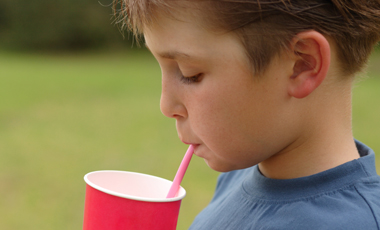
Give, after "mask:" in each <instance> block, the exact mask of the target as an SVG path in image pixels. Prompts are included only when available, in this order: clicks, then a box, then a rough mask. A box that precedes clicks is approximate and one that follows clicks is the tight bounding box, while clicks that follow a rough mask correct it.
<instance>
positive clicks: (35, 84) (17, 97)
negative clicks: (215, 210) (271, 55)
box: [0, 50, 380, 230]
mask: <svg viewBox="0 0 380 230" xmlns="http://www.w3.org/2000/svg"><path fill="white" fill-rule="evenodd" d="M371 63H372V64H371V65H370V68H369V76H370V78H369V79H366V80H364V81H361V82H359V83H357V87H356V88H355V90H354V91H355V92H354V98H353V102H354V106H353V123H354V133H355V137H356V138H357V139H359V140H361V141H363V142H364V143H366V144H368V145H369V146H371V147H372V148H373V149H374V150H375V152H377V153H380V141H379V136H380V120H379V118H380V116H379V115H380V90H379V89H380V69H378V66H379V64H380V55H378V54H376V55H373V57H372V60H371ZM0 66H1V68H0V79H1V84H0V196H1V198H0V229H4V230H19V229H40V230H44V229H49V230H50V229H55V230H60V229H81V227H82V219H83V207H84V192H85V183H84V181H83V176H84V175H85V174H86V173H88V172H90V171H94V170H102V169H114V170H125V171H136V172H142V173H148V174H153V175H157V176H160V177H163V178H167V179H170V180H171V179H172V178H173V177H174V175H175V172H176V170H177V168H178V165H179V163H180V161H181V159H182V156H183V154H184V152H185V150H186V146H185V145H184V144H182V143H181V142H180V141H179V140H178V137H177V133H176V130H175V123H174V120H172V119H168V118H166V117H164V116H163V115H162V114H161V112H160V109H159V98H160V90H161V87H160V82H161V79H160V69H159V66H158V64H157V63H156V61H155V60H154V59H153V57H152V56H151V55H150V54H148V53H147V52H144V51H139V52H136V51H134V50H130V51H128V52H125V53H93V54H91V53H87V54H57V55H51V54H50V55H42V54H41V55H38V54H20V53H6V52H0ZM378 162H379V161H378ZM378 165H379V167H380V164H378ZM217 175H218V174H217V173H216V172H214V171H212V170H210V169H209V168H208V167H207V166H206V164H205V163H204V162H203V160H202V159H199V158H197V157H194V158H193V160H192V162H191V165H190V167H189V169H188V172H187V174H186V176H185V178H184V181H183V183H182V185H183V187H184V188H185V189H186V190H187V193H188V194H187V196H186V197H185V199H184V200H183V203H182V207H181V212H180V218H179V223H178V229H187V228H188V227H189V225H190V224H191V222H192V220H193V218H194V217H195V215H196V214H197V213H198V212H199V211H200V210H201V209H202V208H203V207H204V206H205V205H206V204H207V203H208V202H209V200H210V199H211V196H212V193H213V191H214V187H215V182H216V181H215V180H216V177H217Z"/></svg>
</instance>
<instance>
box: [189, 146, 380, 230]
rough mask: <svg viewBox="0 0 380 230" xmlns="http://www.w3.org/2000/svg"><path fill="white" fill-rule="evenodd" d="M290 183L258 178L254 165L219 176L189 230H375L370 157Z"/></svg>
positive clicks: (378, 198)
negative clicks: (214, 189) (206, 202)
mask: <svg viewBox="0 0 380 230" xmlns="http://www.w3.org/2000/svg"><path fill="white" fill-rule="evenodd" d="M356 146H357V148H358V150H359V153H360V156H361V157H360V158H359V159H357V160H353V161H350V162H347V163H345V164H343V165H340V166H337V167H335V168H332V169H329V170H327V171H324V172H321V173H318V174H315V175H311V176H307V177H301V178H296V179H289V180H276V179H270V178H267V177H264V176H263V175H262V174H261V173H260V171H259V170H258V167H257V166H253V167H251V168H247V169H243V170H237V171H232V172H228V173H223V174H221V175H220V177H219V178H218V184H217V187H216V191H215V195H214V197H213V199H212V201H211V202H210V204H209V205H208V206H207V207H206V208H205V209H204V210H203V211H202V212H201V213H200V214H199V215H198V216H197V217H196V218H195V220H194V222H193V224H192V225H191V227H190V229H192V230H213V229H215V230H224V229H231V230H244V229H255V230H262V229H271V230H274V229H281V230H284V229H291V230H301V229H302V230H315V229H333V230H338V229H342V230H372V229H380V227H379V226H380V177H379V176H378V175H377V173H376V168H375V154H374V152H373V151H372V150H371V149H369V148H368V147H367V146H365V145H363V144H362V143H360V142H356Z"/></svg>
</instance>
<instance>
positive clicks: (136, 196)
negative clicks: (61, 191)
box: [83, 171, 186, 230]
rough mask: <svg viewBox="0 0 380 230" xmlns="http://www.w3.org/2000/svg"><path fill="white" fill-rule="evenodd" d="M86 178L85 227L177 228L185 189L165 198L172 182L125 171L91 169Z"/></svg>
mask: <svg viewBox="0 0 380 230" xmlns="http://www.w3.org/2000/svg"><path fill="white" fill-rule="evenodd" d="M84 180H85V181H86V184H87V185H86V199H85V208H84V222H83V230H119V229H123V230H125V229H131V230H135V229H136V230H139V229H144V230H145V229H146V230H155V229H157V230H158V229H162V230H171V229H176V226H177V219H178V214H179V208H180V205H181V200H182V199H183V198H184V197H185V195H186V191H185V189H183V188H182V187H181V188H180V190H179V192H178V196H177V197H174V198H166V195H167V193H168V191H169V189H170V186H171V184H172V182H171V181H169V180H165V179H162V178H159V177H155V176H150V175H146V174H141V173H134V172H124V171H96V172H91V173H88V174H86V175H85V177H84Z"/></svg>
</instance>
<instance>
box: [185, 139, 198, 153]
mask: <svg viewBox="0 0 380 230" xmlns="http://www.w3.org/2000/svg"><path fill="white" fill-rule="evenodd" d="M182 142H183V143H184V144H186V145H193V146H194V152H195V151H196V150H197V148H198V146H199V145H200V144H195V143H190V142H186V141H182Z"/></svg>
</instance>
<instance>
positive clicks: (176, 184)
mask: <svg viewBox="0 0 380 230" xmlns="http://www.w3.org/2000/svg"><path fill="white" fill-rule="evenodd" d="M193 153H194V146H193V145H190V146H189V148H188V149H187V151H186V153H185V156H184V157H183V159H182V162H181V165H180V166H179V168H178V171H177V174H175V177H174V180H173V184H172V186H171V187H170V190H169V193H168V195H167V196H166V198H173V197H175V196H176V194H177V192H178V190H179V185H180V184H181V181H182V179H183V176H184V175H185V172H186V169H187V167H188V166H189V163H190V160H191V157H192V156H193Z"/></svg>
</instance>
